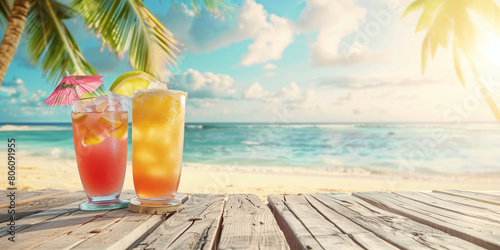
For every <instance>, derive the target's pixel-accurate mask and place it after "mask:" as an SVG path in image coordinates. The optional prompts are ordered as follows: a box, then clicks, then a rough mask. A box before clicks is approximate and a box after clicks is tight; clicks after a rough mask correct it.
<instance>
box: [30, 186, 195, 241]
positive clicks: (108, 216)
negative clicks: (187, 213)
mask: <svg viewBox="0 0 500 250" xmlns="http://www.w3.org/2000/svg"><path fill="white" fill-rule="evenodd" d="M176 197H177V198H179V199H181V200H182V201H186V200H187V195H186V194H178V195H177V196H176ZM162 220H163V219H162V216H160V215H155V216H151V215H149V214H139V213H132V212H130V211H128V210H127V209H117V210H111V211H109V212H107V213H105V214H103V215H102V216H99V217H97V218H96V219H94V220H92V221H91V222H89V223H86V224H83V225H81V226H79V227H78V228H75V229H73V230H71V231H70V232H68V233H66V234H62V235H60V236H59V237H56V238H53V239H52V240H50V241H47V242H45V243H44V244H42V245H40V246H38V247H37V248H39V249H70V248H74V249H124V248H127V247H129V246H130V245H132V243H134V242H135V241H136V240H137V239H138V238H139V237H141V236H142V235H143V234H144V233H145V232H147V231H148V230H149V229H150V228H151V227H153V226H155V225H156V224H157V223H159V222H161V221H162Z"/></svg>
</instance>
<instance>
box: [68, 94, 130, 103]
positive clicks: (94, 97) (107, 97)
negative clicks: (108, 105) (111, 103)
mask: <svg viewBox="0 0 500 250" xmlns="http://www.w3.org/2000/svg"><path fill="white" fill-rule="evenodd" d="M99 98H100V99H103V98H106V99H123V100H126V99H128V97H127V96H124V95H100V96H90V97H83V98H75V99H73V101H71V103H74V102H77V101H85V100H94V99H99Z"/></svg>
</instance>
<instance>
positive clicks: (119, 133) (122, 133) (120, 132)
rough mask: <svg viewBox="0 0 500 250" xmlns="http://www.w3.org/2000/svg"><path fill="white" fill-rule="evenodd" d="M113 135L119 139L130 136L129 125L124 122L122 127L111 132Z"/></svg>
mask: <svg viewBox="0 0 500 250" xmlns="http://www.w3.org/2000/svg"><path fill="white" fill-rule="evenodd" d="M111 136H113V137H115V138H118V139H126V138H127V136H128V126H127V125H126V124H123V125H122V126H121V127H120V128H118V129H117V130H115V132H113V133H111Z"/></svg>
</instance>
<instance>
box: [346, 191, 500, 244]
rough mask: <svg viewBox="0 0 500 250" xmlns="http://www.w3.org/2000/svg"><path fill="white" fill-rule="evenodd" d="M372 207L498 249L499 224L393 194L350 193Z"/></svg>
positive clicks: (499, 241) (499, 239)
mask: <svg viewBox="0 0 500 250" xmlns="http://www.w3.org/2000/svg"><path fill="white" fill-rule="evenodd" d="M354 195H355V196H356V197H359V198H361V199H363V200H365V201H367V202H369V203H371V204H373V205H374V206H378V207H380V208H384V209H387V210H388V211H391V212H393V213H397V214H400V215H402V216H405V217H408V218H410V219H412V220H414V221H417V222H420V223H422V224H425V225H428V226H431V227H433V228H436V229H439V230H441V231H443V232H446V233H448V234H450V235H453V236H456V237H458V238H461V239H464V240H467V241H469V242H472V243H474V244H477V245H479V246H482V247H485V248H488V249H495V248H500V235H497V232H500V224H498V223H493V222H490V221H487V220H482V219H477V218H474V217H470V216H467V215H463V214H460V213H456V212H452V211H450V210H443V209H440V208H437V207H435V206H430V205H427V204H424V203H422V202H418V201H414V200H411V199H408V198H405V197H403V196H401V195H398V194H394V193H384V192H362V193H356V194H354Z"/></svg>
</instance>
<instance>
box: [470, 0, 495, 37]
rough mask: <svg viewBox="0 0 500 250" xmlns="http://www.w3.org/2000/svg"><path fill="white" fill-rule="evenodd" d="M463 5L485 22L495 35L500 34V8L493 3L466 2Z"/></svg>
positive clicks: (484, 0)
mask: <svg viewBox="0 0 500 250" xmlns="http://www.w3.org/2000/svg"><path fill="white" fill-rule="evenodd" d="M465 5H466V8H467V9H469V10H472V11H473V12H475V13H477V14H479V15H480V16H481V17H482V18H483V19H485V20H487V21H488V23H489V24H490V25H491V26H492V28H493V29H494V30H495V32H496V33H497V35H498V34H500V8H499V7H498V5H497V4H496V3H495V2H494V1H490V0H481V1H477V0H467V1H466V2H465Z"/></svg>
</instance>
